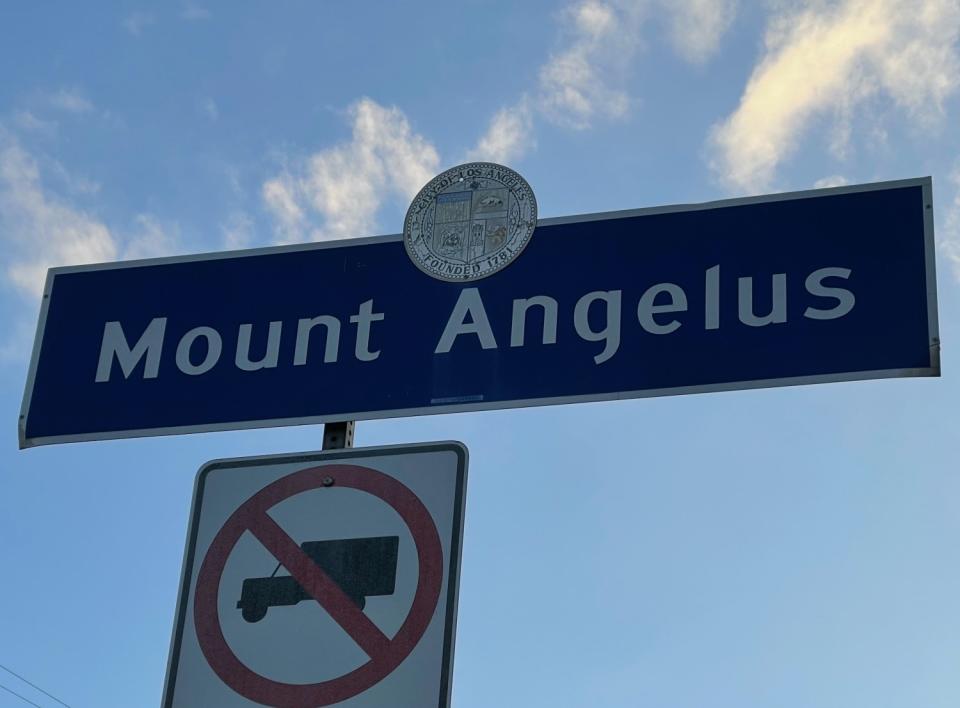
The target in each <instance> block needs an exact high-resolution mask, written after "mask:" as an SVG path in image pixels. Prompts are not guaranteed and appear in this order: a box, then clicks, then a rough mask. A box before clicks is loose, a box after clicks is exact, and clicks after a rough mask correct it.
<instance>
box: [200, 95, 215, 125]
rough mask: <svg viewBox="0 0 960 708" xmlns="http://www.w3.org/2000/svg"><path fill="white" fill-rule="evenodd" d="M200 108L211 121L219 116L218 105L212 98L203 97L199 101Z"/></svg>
mask: <svg viewBox="0 0 960 708" xmlns="http://www.w3.org/2000/svg"><path fill="white" fill-rule="evenodd" d="M200 110H201V112H202V113H203V115H205V116H206V117H207V118H209V119H210V120H211V121H216V120H217V119H218V118H219V117H220V107H219V106H217V102H216V101H214V100H213V99H212V98H209V97H207V98H205V99H203V100H202V101H201V102H200Z"/></svg>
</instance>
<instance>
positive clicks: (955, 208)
mask: <svg viewBox="0 0 960 708" xmlns="http://www.w3.org/2000/svg"><path fill="white" fill-rule="evenodd" d="M949 180H950V186H951V187H952V188H953V190H954V194H953V201H952V202H951V203H950V206H948V207H947V210H946V213H945V214H946V218H945V219H944V224H943V228H942V229H938V231H939V234H940V239H939V240H940V250H941V251H942V252H943V255H944V256H945V257H946V258H947V260H948V261H949V262H950V266H951V267H952V268H953V275H954V277H955V278H956V279H957V280H958V281H960V163H957V165H955V166H954V168H953V171H952V172H951V173H950V177H949Z"/></svg>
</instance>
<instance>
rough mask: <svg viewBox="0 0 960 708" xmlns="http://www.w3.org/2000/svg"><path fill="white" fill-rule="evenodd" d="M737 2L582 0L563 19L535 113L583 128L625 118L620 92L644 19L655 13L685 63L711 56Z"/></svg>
mask: <svg viewBox="0 0 960 708" xmlns="http://www.w3.org/2000/svg"><path fill="white" fill-rule="evenodd" d="M736 8H737V0H580V1H579V2H576V3H574V4H572V5H570V6H568V7H567V8H566V10H564V11H563V13H562V15H561V17H562V20H563V24H564V30H565V34H566V36H567V42H566V44H565V46H564V47H563V49H561V50H560V51H558V52H556V53H554V54H553V55H552V56H551V57H550V59H549V60H548V61H547V62H546V63H545V64H544V65H543V66H542V67H541V69H540V92H539V96H540V101H539V104H540V105H539V107H540V110H541V111H542V112H543V113H544V115H546V117H547V118H548V119H550V120H552V121H554V122H556V123H559V124H561V125H566V126H568V127H571V128H575V129H580V130H582V129H585V128H589V127H590V126H591V125H593V123H594V121H595V120H596V119H598V118H605V119H618V118H622V117H624V116H625V115H626V114H627V113H628V111H629V109H630V105H631V99H630V96H629V95H628V93H627V91H626V90H625V88H624V84H625V83H626V78H627V74H628V70H629V67H630V64H631V62H632V61H633V58H634V56H635V55H636V53H637V50H638V49H639V48H640V45H641V30H642V29H643V25H644V23H645V22H646V21H648V20H650V19H652V18H654V17H655V15H656V14H657V13H660V14H661V15H662V16H663V17H664V19H665V20H666V22H667V24H668V26H669V35H670V40H671V43H672V44H673V47H674V49H675V50H676V51H677V53H678V54H680V56H681V57H683V58H684V59H686V60H687V61H690V62H696V63H702V62H704V61H706V60H707V59H708V58H709V57H710V56H711V55H712V54H714V53H715V52H716V50H717V48H718V47H719V44H720V39H721V38H722V37H723V35H724V33H726V31H727V30H728V29H729V28H730V25H731V24H732V23H733V19H734V16H735V15H736Z"/></svg>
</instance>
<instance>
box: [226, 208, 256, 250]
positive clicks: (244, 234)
mask: <svg viewBox="0 0 960 708" xmlns="http://www.w3.org/2000/svg"><path fill="white" fill-rule="evenodd" d="M220 233H221V234H222V235H223V247H224V248H225V249H227V250H229V251H235V250H237V249H240V248H248V247H249V246H251V245H252V244H253V240H254V234H253V220H252V219H251V218H250V217H249V216H247V214H246V213H244V212H242V211H235V212H233V213H232V214H230V216H229V218H228V219H227V220H226V222H224V223H222V224H220Z"/></svg>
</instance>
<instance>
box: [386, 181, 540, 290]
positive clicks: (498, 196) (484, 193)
mask: <svg viewBox="0 0 960 708" xmlns="http://www.w3.org/2000/svg"><path fill="white" fill-rule="evenodd" d="M536 227H537V200H536V198H535V197H534V196H533V190H532V189H530V185H529V184H527V181H526V180H525V179H524V178H523V177H521V176H520V175H518V174H517V173H516V172H514V171H513V170H511V169H510V168H509V167H504V166H502V165H497V164H495V163H492V162H468V163H466V164H464V165H459V166H457V167H452V168H450V169H449V170H447V171H446V172H443V173H442V174H439V175H437V176H436V177H434V178H433V179H432V180H430V181H429V182H428V183H427V184H426V186H425V187H424V188H423V189H421V190H420V192H419V193H418V194H417V196H416V197H414V199H413V203H412V204H410V208H409V209H408V210H407V217H406V219H404V222H403V245H404V246H405V247H406V249H407V254H408V255H409V256H410V259H411V260H412V261H413V262H414V264H416V266H417V267H418V268H419V269H420V270H422V271H423V272H424V273H426V274H427V275H430V276H432V277H434V278H437V279H439V280H446V281H449V282H455V283H462V282H469V281H471V280H479V279H480V278H486V277H487V276H488V275H493V274H494V273H496V272H497V271H498V270H501V269H502V268H505V267H506V266H508V265H509V264H510V263H512V262H513V261H514V259H516V257H517V256H519V255H520V253H521V251H523V249H524V248H526V246H527V244H528V243H530V237H531V236H532V235H533V230H534V229H535V228H536Z"/></svg>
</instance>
